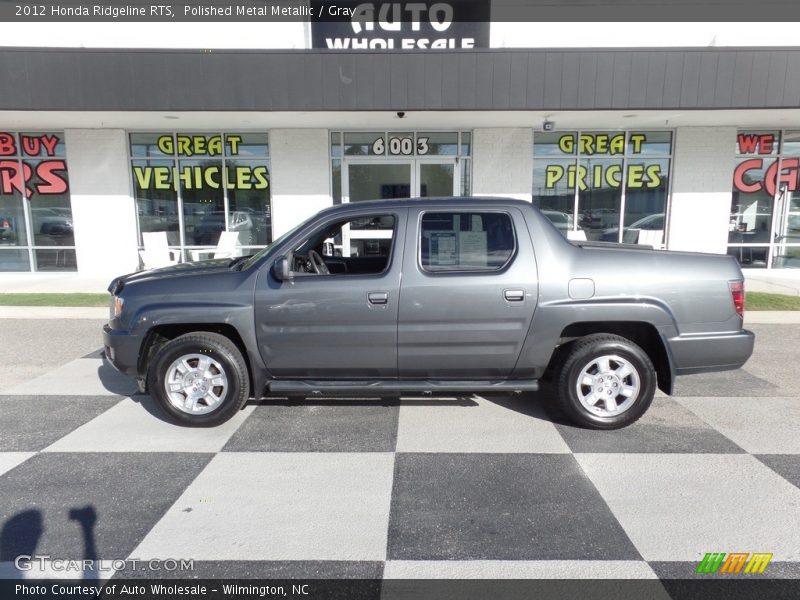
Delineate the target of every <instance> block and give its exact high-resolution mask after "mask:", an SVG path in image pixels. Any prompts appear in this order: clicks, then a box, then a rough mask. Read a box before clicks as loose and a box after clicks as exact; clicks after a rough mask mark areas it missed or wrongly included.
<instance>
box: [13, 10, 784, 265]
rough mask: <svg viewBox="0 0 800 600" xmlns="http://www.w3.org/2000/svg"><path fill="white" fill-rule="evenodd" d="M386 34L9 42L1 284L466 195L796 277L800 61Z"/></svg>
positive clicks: (300, 28) (509, 32)
mask: <svg viewBox="0 0 800 600" xmlns="http://www.w3.org/2000/svg"><path fill="white" fill-rule="evenodd" d="M262 25H263V24H262ZM635 25H636V24H633V23H632V24H629V25H628V26H629V27H631V28H633V27H634V26H635ZM712 25H713V24H712ZM62 26H63V25H62ZM679 26H680V25H677V26H676V27H679ZM139 27H140V28H141V27H144V25H139ZM219 27H233V24H229V25H225V26H222V25H220V26H219ZM504 27H506V29H503V28H504ZM377 29H378V28H376V31H372V32H363V33H364V35H367V34H369V35H372V36H373V38H372V39H378V37H375V36H383V37H380V39H381V43H382V44H384V45H386V46H387V48H386V49H383V46H381V45H374V44H373V46H372V47H373V49H372V50H366V51H365V50H352V49H346V50H345V49H328V48H327V47H325V46H326V44H327V45H330V42H329V40H330V39H331V37H330V36H333V35H335V33H332V34H330V36H328V37H327V38H326V35H325V32H323V33H319V32H316V33H315V32H314V31H313V30H312V27H311V26H310V25H309V24H308V23H294V24H292V25H291V27H283V28H282V29H281V36H279V37H280V39H279V40H278V41H277V42H275V44H274V45H277V47H270V48H265V47H238V48H236V47H233V48H230V47H219V48H212V49H209V48H198V47H192V48H188V49H187V48H183V49H181V48H143V47H141V46H136V45H135V44H133V43H131V44H129V47H115V48H80V47H32V46H28V47H21V46H15V47H10V46H5V47H0V81H2V82H3V83H2V90H3V92H2V94H0V271H3V272H22V273H24V272H27V273H30V274H31V277H35V273H37V272H44V271H66V272H77V273H78V274H80V275H85V276H88V277H102V276H106V275H108V276H112V275H116V274H119V273H121V272H129V271H133V270H136V269H139V268H142V266H143V264H142V262H141V261H140V253H139V250H141V249H142V248H143V236H142V234H143V233H147V232H166V237H167V240H168V244H169V246H170V247H171V248H172V249H174V250H175V251H176V252H177V254H179V255H181V256H182V258H183V260H190V258H191V252H192V250H198V249H210V248H213V247H214V246H215V245H216V244H217V240H218V239H219V236H220V233H221V232H222V231H225V230H228V231H236V232H238V233H239V244H240V245H241V246H242V247H243V252H249V251H252V250H255V249H257V248H260V247H263V246H264V245H266V244H268V243H270V242H271V240H273V239H275V238H276V237H277V236H279V235H281V234H282V233H284V232H286V231H288V230H289V229H291V228H292V227H293V226H294V225H296V224H298V223H299V222H301V221H302V220H304V219H305V218H307V217H308V216H310V215H312V214H314V213H315V212H316V211H318V210H320V209H323V208H325V207H328V206H331V205H334V204H338V203H347V202H358V201H362V200H368V199H384V198H396V197H414V196H454V195H480V196H503V197H513V198H520V199H523V200H527V201H531V202H532V203H533V204H534V205H536V206H538V207H540V208H542V209H544V210H545V211H546V214H547V215H548V216H549V217H550V218H551V220H553V221H554V223H555V224H556V226H557V227H559V229H561V230H562V232H564V233H565V235H568V236H569V237H572V238H586V239H589V240H605V241H612V242H627V243H639V244H647V245H652V246H654V247H656V248H659V249H662V250H664V251H671V250H689V251H699V252H714V253H727V254H730V255H732V256H734V257H736V259H737V260H738V261H739V262H740V263H741V264H742V266H743V267H745V268H759V269H784V268H793V267H797V266H800V199H798V194H800V187H799V186H800V48H794V47H790V46H784V47H776V46H747V47H743V46H733V45H726V46H719V45H716V46H699V45H697V46H694V47H681V48H675V47H656V45H655V44H653V45H650V46H647V47H645V44H642V45H640V46H639V47H613V48H610V47H599V46H598V47H577V46H574V47H524V46H525V44H526V42H525V41H524V40H526V39H527V38H526V37H525V35H524V34H520V36H519V37H518V38H516V39H517V42H514V41H513V38H514V36H513V31H514V29H513V28H512V26H511V25H510V24H505V25H504V24H502V23H499V24H494V23H493V24H489V23H484V24H475V23H470V24H469V27H468V28H466V29H465V30H464V31H457V30H455V29H454V30H452V31H450V32H447V31H444V32H442V31H438V30H437V31H438V33H437V35H440V36H442V39H445V40H452V42H450V41H445V42H442V44H441V45H442V46H444V47H441V48H439V47H436V48H435V49H434V48H432V47H430V46H432V45H433V43H432V42H433V41H434V40H430V43H428V42H425V43H424V44H422V46H425V47H424V48H420V44H419V43H418V42H417V41H416V40H419V39H420V35H421V34H420V33H419V32H416V33H414V34H413V35H412V34H407V35H411V37H409V38H408V39H411V40H415V41H413V42H409V43H407V44H405V45H406V46H413V47H409V48H406V47H404V44H403V42H402V39H400V38H398V41H397V43H388V40H389V39H390V35H389V34H388V32H381V31H377ZM111 30H112V31H113V27H112V28H111ZM423 33H424V32H423ZM231 35H235V32H234V33H232V34H231ZM353 35H355V34H353ZM391 35H399V36H401V37H402V35H404V33H403V31H401V32H399V33H397V32H392V33H391ZM245 37H246V36H245ZM673 37H674V36H673ZM466 38H469V39H471V40H472V41H471V42H469V41H468V42H464V41H463V40H464V39H466ZM354 39H355V38H354ZM598 39H599V36H598ZM604 39H605V42H604V43H605V44H606V45H607V44H608V43H609V39H608V36H605V37H604ZM612 39H615V40H620V39H622V38H619V37H617V38H614V37H613V36H612ZM320 40H321V41H320ZM509 40H511V41H509ZM519 40H522V41H519ZM366 43H367V44H369V42H366ZM585 43H586V42H585V41H584V44H585ZM51 44H52V42H51ZM584 44H582V46H583V45H584ZM72 45H73V46H76V45H80V43H75V44H72ZM172 45H180V40H179V39H178V40H177V41H176V40H173V42H172ZM233 45H234V46H235V44H233ZM245 45H246V44H245ZM253 45H255V44H253ZM340 45H341V44H340ZM449 46H455V47H449ZM376 247H377V246H376ZM340 251H342V252H345V253H348V252H364V253H369V252H370V245H369V244H361V245H360V246H359V247H358V248H357V249H356V248H349V249H348V248H344V249H340Z"/></svg>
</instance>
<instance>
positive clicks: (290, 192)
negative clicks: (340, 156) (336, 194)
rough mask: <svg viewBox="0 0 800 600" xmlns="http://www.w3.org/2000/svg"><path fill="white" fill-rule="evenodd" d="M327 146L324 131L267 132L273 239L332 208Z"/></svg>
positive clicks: (275, 130)
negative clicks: (318, 212)
mask: <svg viewBox="0 0 800 600" xmlns="http://www.w3.org/2000/svg"><path fill="white" fill-rule="evenodd" d="M329 143H330V142H329V140H328V131H327V130H326V129H271V130H270V132H269V154H270V163H271V168H272V182H271V184H272V235H273V238H275V237H278V236H279V235H281V234H282V233H284V232H286V231H288V230H289V229H291V228H292V227H294V226H295V225H297V224H298V223H300V222H301V221H303V220H304V219H306V218H307V217H310V216H311V215H313V214H314V213H316V212H317V211H319V210H322V209H323V208H326V207H328V206H331V204H333V199H332V197H331V192H330V188H331V173H330V171H331V161H330V156H329V151H328V145H329Z"/></svg>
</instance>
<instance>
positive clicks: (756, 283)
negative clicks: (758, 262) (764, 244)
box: [743, 269, 800, 296]
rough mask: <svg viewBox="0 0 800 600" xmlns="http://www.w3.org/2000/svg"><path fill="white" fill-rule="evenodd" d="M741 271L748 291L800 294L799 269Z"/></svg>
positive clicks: (788, 294) (789, 294)
mask: <svg viewBox="0 0 800 600" xmlns="http://www.w3.org/2000/svg"><path fill="white" fill-rule="evenodd" d="M743 272H744V277H745V289H746V290H747V291H748V292H768V293H770V294H784V295H787V296H800V269H798V270H795V269H773V270H771V271H767V270H766V269H745V270H744V271H743Z"/></svg>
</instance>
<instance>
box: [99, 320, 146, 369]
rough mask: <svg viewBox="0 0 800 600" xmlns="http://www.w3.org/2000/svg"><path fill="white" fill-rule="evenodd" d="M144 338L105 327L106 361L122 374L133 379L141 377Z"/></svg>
mask: <svg viewBox="0 0 800 600" xmlns="http://www.w3.org/2000/svg"><path fill="white" fill-rule="evenodd" d="M141 346H142V338H141V336H139V335H134V334H132V333H130V332H129V331H125V330H123V329H111V327H110V326H109V324H108V323H106V324H105V325H103V349H104V350H105V355H106V360H108V362H110V363H111V365H112V366H113V367H114V368H115V369H116V370H117V371H120V372H121V373H125V374H126V375H129V376H131V377H138V376H139V348H141Z"/></svg>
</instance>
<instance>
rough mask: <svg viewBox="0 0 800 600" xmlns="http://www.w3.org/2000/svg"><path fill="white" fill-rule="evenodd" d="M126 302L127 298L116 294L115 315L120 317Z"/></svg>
mask: <svg viewBox="0 0 800 600" xmlns="http://www.w3.org/2000/svg"><path fill="white" fill-rule="evenodd" d="M124 304H125V299H124V298H120V297H119V296H114V316H115V317H118V316H119V315H120V313H122V307H123V306H124Z"/></svg>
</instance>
